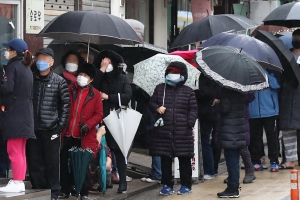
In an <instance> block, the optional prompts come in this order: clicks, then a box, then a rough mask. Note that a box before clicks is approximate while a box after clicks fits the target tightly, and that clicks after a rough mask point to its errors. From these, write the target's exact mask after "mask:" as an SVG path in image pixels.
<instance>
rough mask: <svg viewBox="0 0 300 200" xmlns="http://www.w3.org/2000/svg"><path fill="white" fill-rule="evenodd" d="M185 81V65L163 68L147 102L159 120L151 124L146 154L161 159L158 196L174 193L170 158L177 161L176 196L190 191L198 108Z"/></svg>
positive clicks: (192, 92)
mask: <svg viewBox="0 0 300 200" xmlns="http://www.w3.org/2000/svg"><path fill="white" fill-rule="evenodd" d="M187 78H188V74H187V67H186V66H185V64H183V63H181V62H172V63H171V64H170V65H169V66H168V67H167V69H166V72H165V83H162V84H160V85H158V86H156V88H155V90H154V93H153V95H152V97H151V99H150V103H149V105H150V108H151V109H152V111H153V112H156V113H157V115H158V117H157V118H159V119H160V121H159V120H158V121H157V122H156V124H155V125H154V126H155V128H154V129H153V131H152V134H151V137H150V138H151V142H150V149H149V151H150V155H152V156H161V171H162V179H161V183H162V184H163V185H164V186H163V188H162V190H161V191H160V194H161V195H171V194H174V189H173V186H174V183H173V181H172V162H173V158H174V157H178V159H179V170H180V183H181V188H180V189H179V190H178V192H177V194H179V195H183V194H189V193H191V192H192V182H191V180H192V168H191V158H193V156H194V141H193V127H194V125H195V122H196V120H197V118H198V106H197V101H196V97H195V93H194V91H193V90H192V89H191V88H189V87H187V86H185V85H184V83H185V82H186V80H187ZM161 119H162V120H161ZM158 123H160V124H158Z"/></svg>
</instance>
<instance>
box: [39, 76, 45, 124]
mask: <svg viewBox="0 0 300 200" xmlns="http://www.w3.org/2000/svg"><path fill="white" fill-rule="evenodd" d="M44 91H45V84H44V82H42V83H41V91H40V95H39V100H38V112H37V116H38V122H39V123H40V120H41V118H40V112H41V103H42V99H44Z"/></svg>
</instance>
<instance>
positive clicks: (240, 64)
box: [196, 46, 269, 93]
mask: <svg viewBox="0 0 300 200" xmlns="http://www.w3.org/2000/svg"><path fill="white" fill-rule="evenodd" d="M196 62H197V64H198V65H199V70H200V71H201V72H202V73H203V74H204V75H205V76H207V77H208V78H210V79H212V80H214V81H216V82H217V83H218V84H219V85H221V86H222V87H225V88H229V89H232V90H236V91H238V92H241V93H247V92H255V91H259V90H263V89H266V88H268V87H269V83H268V77H267V75H266V73H265V71H264V69H263V68H262V67H261V66H260V64H259V63H258V62H256V60H255V59H254V58H253V57H252V56H251V55H249V54H247V53H245V52H243V51H242V49H237V48H234V47H230V46H212V47H207V48H205V49H203V50H201V51H199V52H197V53H196Z"/></svg>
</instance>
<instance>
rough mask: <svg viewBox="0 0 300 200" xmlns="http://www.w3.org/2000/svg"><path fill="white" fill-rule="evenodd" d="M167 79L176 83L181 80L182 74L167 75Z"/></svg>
mask: <svg viewBox="0 0 300 200" xmlns="http://www.w3.org/2000/svg"><path fill="white" fill-rule="evenodd" d="M166 78H167V79H169V80H172V81H174V80H177V79H179V78H180V74H167V76H166Z"/></svg>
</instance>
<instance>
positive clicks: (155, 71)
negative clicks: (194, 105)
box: [133, 54, 200, 96]
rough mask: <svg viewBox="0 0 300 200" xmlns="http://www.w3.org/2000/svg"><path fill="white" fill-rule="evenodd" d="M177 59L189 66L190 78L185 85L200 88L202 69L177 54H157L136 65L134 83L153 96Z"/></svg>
mask: <svg viewBox="0 0 300 200" xmlns="http://www.w3.org/2000/svg"><path fill="white" fill-rule="evenodd" d="M175 61H178V62H182V63H184V64H185V65H186V67H187V71H188V79H187V81H186V83H185V85H186V86H189V87H191V88H192V89H194V90H196V89H199V87H198V80H199V76H200V71H199V70H197V69H196V68H195V67H194V66H192V65H191V64H189V63H188V62H187V61H185V60H184V59H183V58H182V57H180V56H176V55H164V54H157V55H155V56H153V57H151V58H148V59H147V60H144V61H142V62H139V63H138V64H136V65H134V76H133V83H134V84H135V85H137V86H139V87H140V88H142V89H143V90H144V91H145V92H147V93H148V94H149V95H150V96H152V94H153V92H154V89H155V87H156V86H157V85H158V84H161V83H164V82H165V71H166V68H167V67H168V66H169V64H170V63H171V62H175Z"/></svg>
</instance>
